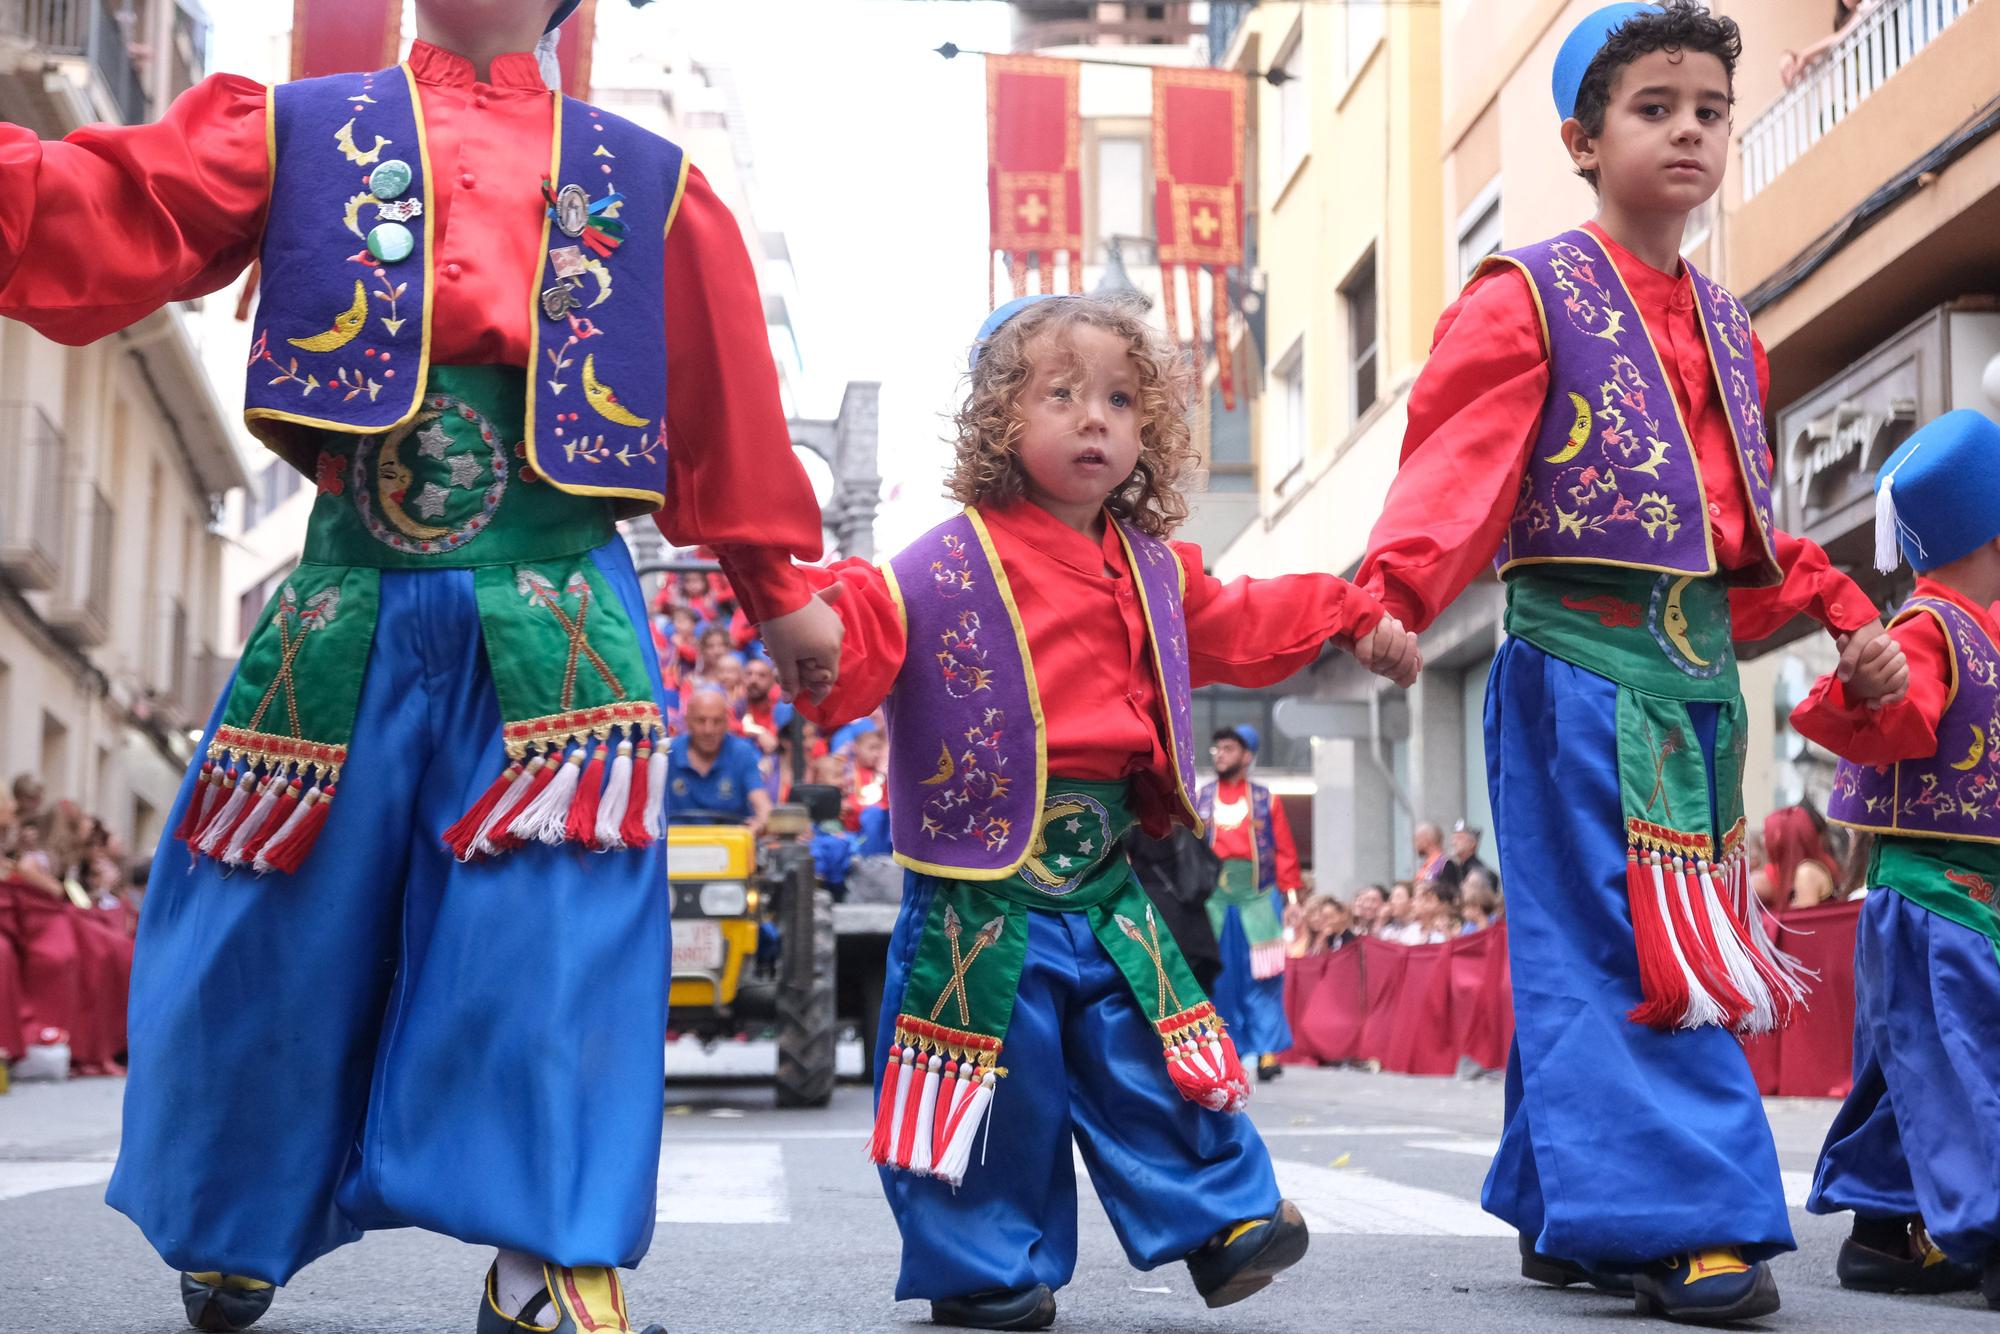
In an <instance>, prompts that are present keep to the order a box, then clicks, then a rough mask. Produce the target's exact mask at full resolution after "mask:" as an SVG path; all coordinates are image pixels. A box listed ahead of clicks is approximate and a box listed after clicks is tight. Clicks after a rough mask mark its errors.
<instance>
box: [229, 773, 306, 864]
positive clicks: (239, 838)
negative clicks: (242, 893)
mask: <svg viewBox="0 0 2000 1334" xmlns="http://www.w3.org/2000/svg"><path fill="white" fill-rule="evenodd" d="M291 782H292V771H291V770H290V769H286V770H285V771H284V772H283V773H274V774H272V775H271V776H270V777H269V778H267V779H265V780H264V788H263V791H262V792H261V793H259V794H258V797H257V805H256V807H255V809H253V810H252V811H251V812H250V816H249V818H248V819H246V820H245V821H244V822H243V823H242V824H240V825H237V826H236V832H235V833H234V834H232V835H230V837H229V847H228V848H227V849H226V850H225V851H224V852H223V854H222V860H223V861H225V862H227V863H228V864H229V865H231V866H241V865H243V863H244V860H245V858H244V856H243V852H244V850H245V849H246V848H248V847H249V846H250V844H251V842H252V841H253V840H255V839H256V837H257V831H258V830H259V829H262V828H263V827H264V822H265V821H266V820H269V819H270V818H271V812H272V811H274V810H276V809H277V808H278V798H280V797H282V796H284V795H285V789H286V788H288V787H290V786H291Z"/></svg>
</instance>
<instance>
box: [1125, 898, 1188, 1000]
mask: <svg viewBox="0 0 2000 1334" xmlns="http://www.w3.org/2000/svg"><path fill="white" fill-rule="evenodd" d="M1112 916H1113V917H1114V918H1115V919H1116V920H1117V922H1118V929H1119V930H1120V931H1123V932H1124V933H1125V934H1126V935H1128V936H1130V937H1131V938H1132V943H1133V944H1135V945H1137V946H1138V947H1139V948H1140V949H1142V950H1144V951H1145V952H1146V957H1147V958H1148V959H1151V960H1152V961H1153V975H1154V976H1155V977H1157V978H1158V979H1159V982H1160V993H1159V1007H1160V1015H1159V1019H1156V1020H1155V1021H1154V1022H1155V1023H1158V1022H1160V1020H1164V1019H1165V1018H1166V1017H1167V1016H1168V1015H1170V1014H1179V1013H1180V1012H1181V998H1180V994H1179V993H1178V992H1176V991H1175V990H1174V984H1173V983H1172V982H1170V981H1168V980H1167V966H1166V964H1165V963H1163V962H1161V959H1160V924H1159V923H1158V922H1157V921H1155V920H1154V919H1153V905H1152V904H1150V903H1149V904H1147V905H1146V930H1145V931H1141V930H1140V929H1139V924H1138V923H1137V922H1135V921H1133V920H1132V919H1131V918H1129V917H1127V916H1126V915H1125V914H1124V913H1113V914H1112ZM1149 933H1150V935H1151V939H1148V938H1147V937H1148V934H1149ZM1168 1001H1172V1002H1173V1003H1174V1008H1173V1009H1171V1010H1170V1009H1168V1008H1167V1002H1168Z"/></svg>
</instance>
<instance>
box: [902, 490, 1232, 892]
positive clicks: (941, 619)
mask: <svg viewBox="0 0 2000 1334" xmlns="http://www.w3.org/2000/svg"><path fill="white" fill-rule="evenodd" d="M1118 534H1119V537H1120V538H1121V539H1122V540H1123V542H1124V544H1125V553H1126V559H1127V563H1128V564H1129V565H1130V567H1131V570H1132V577H1133V579H1134V581H1135V582H1136V584H1137V587H1138V589H1139V600H1140V604H1141V608H1142V610H1143V612H1144V614H1145V617H1146V626H1147V631H1148V634H1149V636H1150V638H1151V641H1152V648H1153V663H1154V670H1155V672H1156V674H1157V675H1156V682H1157V684H1158V686H1159V690H1160V698H1161V699H1162V700H1163V701H1164V702H1165V713H1166V718H1167V727H1168V738H1167V740H1168V748H1169V749H1170V750H1171V751H1172V753H1173V756H1174V763H1175V782H1176V784H1177V787H1176V794H1177V796H1178V798H1179V801H1178V807H1179V810H1180V812H1181V816H1182V818H1183V819H1185V820H1186V821H1187V822H1188V823H1190V824H1194V825H1196V826H1197V828H1198V827H1199V817H1197V816H1196V815H1195V812H1194V803H1193V793H1194V758H1193V757H1194V749H1193V747H1192V745H1191V744H1190V742H1191V741H1192V739H1193V733H1192V728H1193V717H1192V714H1191V711H1190V710H1191V704H1192V697H1191V690H1190V682H1189V677H1188V651H1187V623H1186V619H1185V617H1184V615H1183V613H1182V610H1181V586H1180V579H1181V566H1180V561H1179V560H1178V559H1176V558H1175V556H1174V553H1173V552H1172V551H1171V550H1170V549H1168V547H1167V545H1166V544H1165V543H1164V542H1160V541H1156V540H1155V539H1153V538H1150V537H1147V536H1146V535H1144V534H1143V533H1139V532H1135V531H1133V530H1132V529H1130V528H1128V527H1126V526H1125V525H1124V524H1119V525H1118ZM884 573H886V574H887V575H888V577H889V584H890V587H891V589H892V590H893V591H894V593H895V595H896V599H897V601H898V603H899V604H900V605H901V607H902V609H903V628H904V643H905V650H904V657H903V669H902V671H901V672H900V673H899V674H898V675H897V677H896V684H895V688H894V689H893V690H892V691H891V692H890V695H889V704H888V715H889V765H888V769H889V793H890V795H889V827H890V836H891V839H892V841H893V843H894V845H895V853H896V860H897V861H899V862H901V863H902V864H903V865H905V866H908V867H910V868H911V869H913V870H917V871H921V872H924V873H925V874H928V875H937V876H945V877H948V878H952V879H959V880H1001V879H1005V878H1006V877H1007V876H1010V875H1012V874H1013V873H1014V872H1015V871H1017V870H1019V869H1020V867H1021V865H1022V864H1023V863H1024V862H1026V861H1027V859H1028V855H1029V853H1030V851H1032V849H1033V846H1034V843H1035V840H1036V837H1037V835H1038V834H1039V833H1040V815H1041V809H1042V802H1043V798H1044V797H1045V796H1046V795H1047V792H1048V781H1049V772H1048V739H1047V735H1046V724H1045V722H1044V719H1043V716H1042V701H1041V693H1040V689H1039V686H1038V684H1037V682H1036V679H1035V664H1034V657H1033V654H1032V653H1031V652H1030V650H1029V647H1028V641H1027V634H1026V631H1025V630H1024V629H1023V628H1022V625H1021V620H1020V616H1019V614H1018V612H1017V611H1016V609H1015V606H1014V595H1013V592H1012V591H1011V588H1010V586H1009V584H1008V580H1007V572H1006V570H1005V569H1003V568H1002V567H1001V564H1000V560H999V557H998V556H996V555H995V554H994V551H993V544H992V539H991V537H990V536H989V535H988V534H987V532H986V525H985V522H984V521H983V520H982V519H980V517H979V515H978V513H977V512H976V511H974V510H971V509H967V510H965V511H964V512H963V513H961V514H959V515H958V516H956V517H955V518H952V519H948V520H946V521H945V522H944V523H941V524H939V525H938V526H937V527H936V528H933V529H931V531H930V532H928V533H926V534H924V535H923V536H922V537H920V538H918V539H917V540H916V541H915V542H914V543H912V544H911V545H910V546H909V547H907V548H905V549H904V550H903V551H902V552H901V553H900V554H899V555H897V556H896V557H895V558H894V559H892V560H891V561H890V562H889V563H888V565H887V566H885V567H884Z"/></svg>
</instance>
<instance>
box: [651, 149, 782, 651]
mask: <svg viewBox="0 0 2000 1334" xmlns="http://www.w3.org/2000/svg"><path fill="white" fill-rule="evenodd" d="M667 356H668V366H667V430H668V433H669V437H668V438H669V440H670V444H669V446H668V449H667V472H668V483H667V504H666V508H664V509H662V510H661V511H660V512H659V514H658V515H657V516H656V518H657V520H658V522H659V525H660V531H661V532H662V533H665V534H666V537H667V541H669V542H672V543H674V544H675V545H676V546H684V547H692V546H706V547H709V548H711V549H712V550H713V551H714V552H715V558H716V560H717V561H718V562H720V563H721V565H722V568H723V572H724V573H725V574H727V575H728V576H729V582H730V584H731V585H733V586H734V588H735V589H736V593H737V596H738V598H739V599H741V601H742V603H743V607H744V610H745V612H746V613H747V614H748V615H749V617H750V619H752V620H753V621H768V620H770V619H771V618H772V617H774V616H782V615H784V614H785V613H786V612H791V611H797V610H798V609H799V608H800V607H802V606H804V605H805V601H806V598H807V597H809V596H810V595H811V592H810V590H809V589H808V588H807V586H806V581H805V578H804V577H803V576H802V575H801V574H800V573H799V572H798V571H797V570H796V569H794V568H793V565H792V559H793V558H794V557H797V558H798V559H800V560H818V559H819V555H820V542H821V535H820V513H819V502H818V500H817V499H815V498H814V496H813V490H812V483H811V482H809V481H808V480H807V479H806V472H805V469H804V468H803V467H802V466H800V464H799V461H798V458H797V456H795V455H794V454H793V453H792V433H791V428H790V426H789V425H787V423H786V421H785V409H784V405H783V403H782V402H781V401H780V399H779V396H778V371H777V367H776V366H775V365H774V364H773V363H772V361H771V340H770V335H769V333H768V332H767V331H766V329H765V325H764V300H763V297H762V296H760V295H759V294H758V291H757V273H756V270H755V269H754V268H753V267H752V266H751V263H750V255H749V252H748V251H747V250H745V249H744V246H743V233H742V231H741V230H740V229H739V228H738V227H737V224H736V218H735V216H734V215H733V214H731V213H730V211H729V210H728V208H727V207H725V206H724V205H723V203H722V201H721V200H719V199H717V198H716V197H715V192H714V191H713V190H712V189H710V188H709V184H708V181H707V179H706V178H704V177H703V176H702V174H701V173H700V172H699V171H697V170H695V169H694V168H692V167H690V168H689V169H688V174H687V185H686V188H685V189H683V190H682V192H681V200H680V206H679V210H678V211H677V212H676V213H675V214H674V222H673V227H672V230H670V231H669V232H668V233H667Z"/></svg>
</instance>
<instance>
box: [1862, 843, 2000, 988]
mask: <svg viewBox="0 0 2000 1334" xmlns="http://www.w3.org/2000/svg"><path fill="white" fill-rule="evenodd" d="M1868 883H1869V884H1871V885H1886V886H1887V887H1888V888H1890V889H1893V890H1895V891H1896V892H1897V893H1898V894H1901V895H1902V896H1903V897H1904V898H1906V899H1908V900H1909V901H1910V902H1912V903H1914V904H1916V905H1917V906H1918V907H1919V908H1923V909H1925V910H1927V911H1929V912H1934V913H1936V914H1937V915H1938V916H1940V917H1942V918H1944V919H1946V920H1947V921H1952V922H1957V923H1958V924H1959V925H1960V926H1962V927H1964V928H1965V929H1966V930H1968V931H1977V932H1978V933H1979V934H1980V935H1982V936H1984V937H1986V939H1987V940H1988V941H1990V942H1991V943H1992V945H1993V954H1994V957H1995V959H1996V960H2000V902H1996V900H2000V846H1995V845H1993V844H1990V843H1971V842H1962V841H1960V840H1958V839H1947V838H1878V839H1876V840H1875V853H1874V857H1873V860H1872V862H1871V863H1870V865H1869V867H1868Z"/></svg>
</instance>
